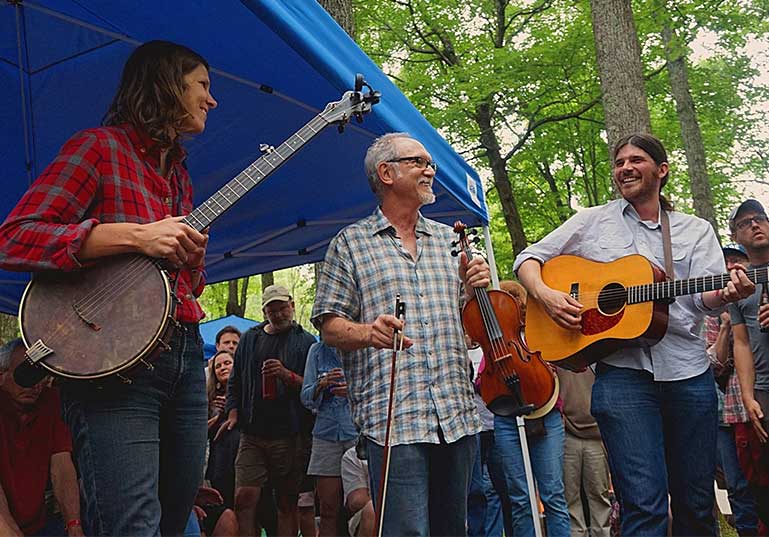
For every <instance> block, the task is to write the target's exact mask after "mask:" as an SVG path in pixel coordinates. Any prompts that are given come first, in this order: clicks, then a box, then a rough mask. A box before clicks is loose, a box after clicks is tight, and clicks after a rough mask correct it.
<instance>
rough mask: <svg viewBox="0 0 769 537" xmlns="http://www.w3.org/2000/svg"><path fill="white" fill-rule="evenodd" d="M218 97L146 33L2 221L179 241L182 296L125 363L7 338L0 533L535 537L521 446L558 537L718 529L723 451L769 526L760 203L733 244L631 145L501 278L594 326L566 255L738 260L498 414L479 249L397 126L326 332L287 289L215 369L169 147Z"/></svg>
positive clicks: (741, 215) (735, 488)
mask: <svg viewBox="0 0 769 537" xmlns="http://www.w3.org/2000/svg"><path fill="white" fill-rule="evenodd" d="M216 106H217V102H216V100H215V99H214V98H213V96H212V94H211V87H210V81H209V76H208V64H207V62H206V61H205V59H203V58H202V57H201V56H199V55H198V54H196V53H195V52H194V51H191V50H189V49H187V48H186V47H183V46H180V45H177V44H174V43H169V42H163V41H152V42H148V43H145V44H144V45H141V46H139V47H138V48H137V49H136V50H135V51H134V53H133V54H132V55H131V57H130V58H129V60H128V62H127V63H126V66H125V68H124V72H123V76H122V79H121V83H120V87H119V89H118V92H117V94H116V96H115V98H114V100H113V103H112V105H111V107H110V109H109V111H108V113H107V115H106V117H105V122H104V126H102V127H98V128H94V129H89V130H86V131H83V132H81V133H78V134H76V135H74V136H73V138H71V139H70V140H69V141H68V142H67V143H66V144H65V146H64V147H63V148H62V150H61V152H60V153H59V155H58V156H57V157H56V159H55V160H54V162H53V163H52V164H51V165H50V166H49V167H48V168H46V170H45V171H44V172H43V174H42V175H41V176H40V177H39V178H38V179H37V181H35V183H34V184H33V185H31V186H30V188H29V190H28V192H27V193H26V194H25V195H24V197H23V198H22V199H21V200H20V201H19V203H18V204H17V206H16V207H15V208H14V209H13V211H12V212H11V214H10V215H9V216H8V218H7V219H6V221H5V222H4V223H3V224H2V226H0V266H1V267H2V268H4V269H12V270H28V271H41V270H52V269H56V270H65V271H66V270H76V269H79V268H83V267H90V266H94V265H98V263H99V262H100V260H101V259H102V258H104V257H107V256H112V255H115V254H122V253H134V254H135V253H139V254H143V255H145V256H148V257H151V258H156V259H161V260H163V261H164V263H165V265H164V266H165V268H166V269H167V270H169V271H170V272H171V273H172V274H173V276H174V285H173V290H174V291H173V292H174V293H175V294H176V299H177V302H178V304H177V307H176V313H175V320H176V324H177V327H176V330H175V331H174V335H173V338H172V339H171V340H169V341H167V342H164V344H163V345H162V346H161V347H162V348H161V352H160V353H159V355H158V356H157V358H156V359H155V360H154V361H153V363H152V366H151V367H145V368H142V369H141V370H136V371H132V372H131V373H129V375H130V379H126V378H122V379H116V378H107V379H103V380H99V381H94V382H87V381H83V380H74V379H67V378H64V379H62V378H58V379H56V380H55V382H54V383H53V384H52V383H51V380H50V379H49V378H45V379H42V380H40V382H37V383H36V384H34V385H32V386H23V385H20V384H18V383H17V381H19V382H21V381H20V379H18V378H15V376H14V371H15V370H16V368H18V367H19V366H20V364H22V363H24V360H25V354H24V353H25V348H24V345H23V342H22V341H21V340H20V339H17V340H14V341H11V342H8V343H6V344H5V346H4V347H2V349H0V447H1V448H2V449H0V534H2V535H70V536H72V535H160V534H162V535H182V534H184V535H248V536H252V535H259V534H260V532H261V531H264V532H265V533H266V534H267V535H280V536H295V535H297V534H298V533H301V534H302V535H305V536H309V535H312V536H315V535H320V536H329V535H350V536H357V535H360V536H372V535H375V534H381V535H392V536H397V535H425V536H426V535H439V536H448V535H452V536H453V535H502V534H505V535H516V536H522V537H523V536H530V535H535V533H536V532H535V528H536V527H537V526H539V525H540V524H541V521H540V512H539V509H537V508H535V509H533V510H532V503H533V502H532V501H531V500H532V494H533V491H532V490H531V487H530V486H529V482H528V481H529V480H528V479H527V462H530V463H531V464H530V466H531V471H532V474H533V478H534V481H535V483H536V487H537V491H538V492H537V494H536V497H537V499H538V500H539V501H540V502H541V504H542V514H543V516H544V527H545V528H546V531H547V534H548V535H551V536H565V535H570V534H573V535H594V536H595V535H601V536H608V535H616V534H618V533H621V534H623V535H626V536H635V535H658V536H664V535H668V534H673V535H682V536H683V535H716V534H717V532H718V528H717V525H716V521H715V517H714V513H715V507H714V491H713V483H714V479H715V476H716V469H717V467H720V468H721V469H722V470H723V474H724V477H725V482H726V486H727V488H728V492H729V498H730V501H731V505H732V509H733V512H734V525H735V527H736V528H737V530H738V532H739V534H740V535H766V534H767V521H768V519H767V517H768V516H769V515H768V513H767V503H769V460H768V459H769V449H768V448H767V430H769V428H768V426H769V424H768V423H767V420H768V419H769V417H768V415H767V413H766V412H765V411H764V409H769V355H767V351H766V350H765V349H766V348H768V347H767V345H766V343H767V340H766V338H767V335H766V332H764V331H763V329H762V327H763V326H764V325H766V326H769V296H766V298H764V295H765V294H766V283H763V282H765V281H766V280H767V279H769V273H768V272H767V267H768V266H769V221H768V219H767V215H766V211H765V210H764V208H763V206H761V204H760V203H758V202H757V201H756V200H747V201H745V202H744V203H742V204H740V205H739V206H738V207H736V208H735V209H734V211H732V213H731V215H730V216H729V226H730V231H731V234H732V239H733V240H734V242H735V244H734V245H731V246H729V247H725V248H724V249H723V250H722V249H721V247H720V246H719V243H718V240H717V238H716V235H715V233H714V231H713V229H712V228H711V226H710V225H709V224H708V223H707V222H705V221H704V220H702V219H699V218H696V217H694V216H689V215H685V214H683V213H680V212H676V211H674V210H673V208H672V205H671V204H670V203H669V202H668V200H666V199H665V197H664V196H663V195H662V188H663V187H664V185H665V184H666V182H667V179H668V173H669V165H668V158H667V155H666V153H665V149H664V147H663V145H662V144H661V142H660V141H659V140H657V139H656V138H654V137H653V136H651V135H648V134H634V135H630V136H627V137H625V138H623V139H621V140H620V141H619V142H618V143H617V144H616V145H615V147H614V149H613V153H612V156H613V162H612V166H613V179H614V183H615V185H616V187H617V189H618V191H619V193H620V194H621V198H620V199H617V200H614V201H611V202H609V203H607V204H605V205H602V206H599V207H593V208H589V209H585V210H583V211H580V212H579V213H577V214H576V215H575V216H573V217H572V218H571V219H570V220H568V221H567V222H566V223H564V224H563V225H562V226H561V227H559V228H558V229H556V230H555V231H553V232H552V233H550V234H549V235H547V236H546V237H545V238H543V239H542V240H541V241H539V242H538V243H536V244H533V245H531V246H529V247H528V248H526V249H525V250H523V251H522V252H520V254H519V255H518V257H517V258H516V260H515V264H514V266H513V270H514V271H515V273H516V275H517V277H518V280H519V282H520V283H518V282H514V281H508V282H502V284H501V287H502V288H503V289H504V290H505V291H507V292H509V293H510V295H511V296H512V297H513V298H514V299H515V301H516V302H515V303H516V307H517V309H518V310H519V312H520V314H521V318H523V317H524V315H525V308H526V305H527V301H532V300H534V301H536V302H537V304H538V305H540V306H541V307H542V308H544V310H545V311H546V312H547V315H548V316H549V317H550V318H552V320H553V321H554V322H555V323H556V324H557V325H558V326H559V327H561V328H563V329H565V330H570V331H574V332H572V333H577V332H579V331H583V329H584V328H594V327H592V326H591V327H585V326H583V325H586V324H588V321H587V319H586V317H585V315H586V309H585V305H584V304H583V303H581V302H580V299H581V297H580V295H579V294H578V293H574V292H565V291H564V290H560V289H554V288H551V287H549V286H548V285H547V283H546V280H545V279H544V278H543V273H542V266H543V264H545V263H547V262H548V261H549V260H551V259H553V258H555V257H557V256H560V255H564V254H569V255H575V256H580V257H583V258H586V259H591V260H594V261H602V262H610V261H614V260H616V259H619V258H621V257H623V256H626V255H630V254H640V255H642V256H643V257H645V258H646V259H647V260H649V261H650V262H652V263H654V264H655V265H657V266H660V267H663V266H664V267H665V268H666V273H667V275H668V277H669V278H670V279H677V280H680V279H686V278H702V277H707V276H715V275H721V274H722V273H723V272H724V269H725V268H728V270H729V273H728V279H727V281H726V282H725V284H724V285H723V286H716V287H715V288H713V289H708V290H703V289H698V290H697V291H696V292H690V293H686V292H681V293H680V294H679V295H680V296H677V298H676V300H675V301H673V302H672V303H670V304H669V305H668V317H667V325H666V331H665V332H664V335H663V334H660V335H659V338H658V339H659V341H657V342H654V343H649V342H647V341H641V340H639V341H633V342H630V344H628V345H623V346H620V348H619V350H616V351H615V352H613V353H611V354H610V355H609V356H607V357H605V358H603V359H602V360H600V361H599V362H598V363H597V365H596V366H591V367H588V368H585V370H584V371H576V372H574V371H567V370H561V369H559V370H557V371H556V370H555V369H553V372H552V374H553V375H557V379H558V383H557V384H558V386H559V392H558V393H559V395H558V397H557V400H555V399H554V404H553V405H552V407H547V408H544V409H542V412H541V413H540V414H538V415H536V417H535V416H534V415H532V416H529V417H528V418H526V419H523V420H520V419H518V417H517V416H516V415H493V414H491V413H490V412H489V410H488V409H487V408H486V403H485V401H484V400H483V398H482V397H481V396H480V395H479V394H480V393H482V391H483V390H482V386H478V383H479V382H481V383H482V382H483V378H484V377H483V376H482V375H481V372H482V371H484V370H485V369H484V368H493V367H495V366H496V364H495V363H491V362H490V363H486V359H487V358H488V359H489V360H490V361H491V360H492V359H496V358H494V357H491V356H489V357H487V356H484V351H485V349H483V348H482V347H481V348H479V347H478V345H477V342H474V341H471V340H469V338H468V337H466V334H465V331H464V329H463V324H462V307H463V305H465V304H468V303H471V302H472V301H473V300H479V298H480V297H481V295H480V294H479V292H478V290H482V289H485V288H487V287H488V286H489V285H490V284H491V271H490V268H489V266H488V264H487V262H486V261H485V259H484V258H483V257H482V256H480V255H474V256H470V257H468V255H467V254H466V253H465V252H462V253H461V254H460V255H459V258H458V259H457V258H455V257H452V256H451V249H452V246H451V245H452V242H454V241H455V234H454V232H453V230H452V229H451V228H449V227H448V226H446V225H444V224H441V223H439V222H437V221H434V220H431V219H429V218H426V217H425V216H424V215H422V213H421V211H420V209H421V207H422V206H424V205H427V204H430V203H432V202H433V201H434V200H435V195H434V193H433V181H434V178H435V173H436V170H437V165H436V163H435V162H434V161H433V160H432V157H431V155H430V154H429V153H428V151H427V149H426V148H425V147H424V146H423V145H422V144H421V143H420V142H419V141H418V140H416V139H414V138H413V137H411V136H410V135H408V134H406V133H390V134H386V135H384V136H382V137H380V138H378V139H376V140H375V141H374V142H373V143H372V145H371V146H370V147H369V149H368V152H367V154H366V157H365V161H364V163H363V166H364V169H365V174H366V176H367V178H368V182H369V185H370V187H371V190H372V192H373V193H374V195H375V196H376V199H377V207H376V209H375V210H374V212H373V214H372V215H370V216H368V217H366V218H363V219H361V220H359V221H358V222H355V223H354V224H352V225H349V226H347V227H346V228H344V229H343V230H342V231H341V232H340V233H339V234H338V235H337V236H336V237H335V238H334V239H333V241H332V242H331V244H330V245H329V247H328V251H327V254H326V258H325V261H324V264H323V268H322V270H321V272H320V277H319V280H318V282H317V292H316V296H315V302H314V307H313V311H312V317H311V322H312V323H313V325H314V327H315V328H316V329H317V330H318V332H319V334H320V338H319V339H317V338H316V337H315V336H314V335H312V334H311V333H310V332H308V331H307V330H306V329H305V328H304V327H302V326H301V325H300V324H298V323H297V322H296V321H295V318H294V317H295V305H294V301H293V297H292V296H291V294H290V292H289V290H288V289H286V288H284V287H282V286H280V285H272V286H269V287H267V288H266V289H264V290H263V293H262V303H261V306H262V312H263V314H264V319H265V320H264V322H262V323H260V324H258V325H257V326H255V327H253V328H251V329H249V330H248V331H246V332H245V333H243V334H241V333H240V332H239V331H238V330H237V329H235V328H234V327H226V328H224V329H223V330H221V331H220V333H219V334H218V335H217V337H216V354H215V355H214V356H213V357H212V358H211V359H210V360H209V361H208V364H207V365H204V362H203V359H202V356H203V352H202V340H201V337H200V333H199V329H198V322H199V321H200V320H201V318H202V316H203V312H202V309H201V307H200V305H199V303H198V301H197V298H196V297H198V296H199V295H200V293H201V292H202V290H203V287H204V285H205V267H204V266H203V260H204V256H205V249H206V246H207V242H208V235H207V230H202V231H197V230H195V229H193V228H192V227H190V226H189V225H187V224H186V223H185V222H184V221H183V215H185V214H188V213H189V211H190V210H191V208H192V193H191V182H190V178H189V174H188V171H187V168H186V166H185V164H184V156H185V153H184V149H183V146H182V141H183V140H184V138H185V137H186V136H189V135H195V134H200V133H202V132H203V130H204V129H205V124H206V119H207V115H208V113H209V111H211V110H213V109H214V108H215V107H216ZM725 263H726V265H725ZM396 297H397V298H398V300H399V303H400V304H405V306H406V309H405V311H406V312H407V314H406V315H403V314H402V311H399V310H397V309H394V308H393V305H394V303H395V300H396ZM145 298H146V300H151V299H152V297H145ZM487 313H488V312H487ZM703 325H704V328H703ZM705 340H706V341H707V345H706V344H705ZM534 350H536V349H534ZM91 352H93V353H99V352H100V349H98V348H95V349H91ZM393 368H395V369H393ZM548 371H549V370H548ZM21 384H24V382H21ZM390 402H391V403H392V405H390V404H389V403H390ZM524 440H525V442H524ZM524 445H526V446H528V447H527V448H526V449H523V446H524ZM693 447H694V449H696V453H693V452H692V448H693ZM524 453H527V455H526V456H525V455H524ZM47 490H50V491H51V493H52V496H51V498H48V499H47V497H46V491H47ZM615 505H618V506H619V513H618V514H617V511H616V510H615ZM51 511H53V512H54V514H52V513H51ZM316 516H317V518H318V520H319V523H316ZM617 519H618V520H619V525H620V526H621V527H619V528H618V527H616V526H612V523H613V522H616V521H617Z"/></svg>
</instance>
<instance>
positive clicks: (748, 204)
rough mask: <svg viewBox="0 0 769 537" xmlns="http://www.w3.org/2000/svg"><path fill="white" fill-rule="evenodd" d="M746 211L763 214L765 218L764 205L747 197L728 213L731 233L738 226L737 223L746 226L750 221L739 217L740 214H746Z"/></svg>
mask: <svg viewBox="0 0 769 537" xmlns="http://www.w3.org/2000/svg"><path fill="white" fill-rule="evenodd" d="M748 212H753V213H755V214H758V215H763V216H764V218H766V211H765V210H764V206H763V205H761V203H760V202H758V200H754V199H752V198H748V199H746V200H745V201H743V202H742V203H740V204H739V205H738V206H737V207H735V208H734V209H732V212H731V213H729V230H730V231H731V232H732V233H734V232H735V230H736V229H737V227H738V224H742V225H744V226H747V225H749V224H750V221H746V220H744V219H740V216H741V215H743V214H746V213H748ZM732 238H734V237H732Z"/></svg>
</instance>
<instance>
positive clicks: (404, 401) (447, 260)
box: [312, 208, 480, 445]
mask: <svg viewBox="0 0 769 537" xmlns="http://www.w3.org/2000/svg"><path fill="white" fill-rule="evenodd" d="M416 236H417V258H416V260H415V259H413V258H412V257H411V254H409V252H408V251H407V250H406V249H405V248H404V247H403V245H402V244H401V240H400V238H398V237H397V235H396V232H395V228H393V227H392V225H391V224H390V222H389V221H388V220H387V218H386V217H385V216H384V215H383V214H382V211H381V210H380V209H379V208H377V209H376V211H374V214H373V215H371V216H369V217H367V218H364V219H363V220H360V221H358V222H356V223H355V224H352V225H351V226H348V227H347V228H345V229H343V230H342V231H341V232H340V233H339V234H338V235H337V236H336V237H335V238H334V240H333V241H332V242H331V244H330V246H329V248H328V252H327V253H326V259H325V263H324V266H323V271H322V273H321V276H320V279H319V281H318V291H317V295H316V298H315V306H314V308H313V313H312V320H313V323H315V325H316V326H318V327H319V326H320V323H321V320H322V316H323V315H325V314H334V315H338V316H340V317H343V318H345V319H349V320H351V321H354V322H358V323H373V322H374V320H375V319H376V318H377V317H378V316H379V315H382V314H392V313H393V306H394V301H395V295H396V293H400V295H401V300H402V301H403V302H405V303H406V327H405V329H404V332H405V334H406V335H407V336H408V337H410V338H412V339H413V340H414V345H413V346H412V347H411V348H410V349H408V350H406V351H404V352H403V353H402V354H399V355H398V359H397V366H396V367H397V373H396V375H397V377H396V396H395V401H394V403H393V406H394V417H393V424H392V427H393V433H392V438H391V444H392V445H397V444H413V443H417V442H427V443H433V444H437V443H438V442H439V441H440V440H439V435H438V431H439V429H440V430H441V431H442V433H443V436H444V438H445V440H446V441H447V442H454V441H456V440H458V439H460V438H462V437H463V436H466V435H470V434H475V433H477V432H478V431H479V430H480V420H479V418H478V413H477V410H476V406H475V400H474V398H473V389H472V386H471V383H470V377H469V370H468V357H467V347H466V346H465V342H464V336H463V330H462V323H461V318H460V309H459V306H460V296H461V292H462V283H461V281H460V279H459V275H458V262H457V261H456V258H453V257H451V241H452V240H454V238H455V236H454V233H453V232H452V230H451V228H449V227H448V226H446V225H443V224H440V223H438V222H434V221H432V220H429V219H426V218H424V217H423V216H422V215H421V214H420V216H419V219H418V221H417V225H416ZM338 353H339V356H340V358H341V359H342V364H343V368H344V371H345V374H346V375H347V382H348V394H349V398H350V403H351V407H352V415H353V421H354V422H355V424H356V426H357V427H358V428H359V429H360V430H361V432H362V433H363V434H364V435H366V436H367V437H368V438H370V439H371V440H373V441H375V442H377V443H379V444H384V438H385V426H386V422H387V402H388V392H389V386H390V363H391V358H392V351H391V350H389V349H374V348H369V347H367V348H364V349H360V350H357V351H352V352H345V351H339V352H338Z"/></svg>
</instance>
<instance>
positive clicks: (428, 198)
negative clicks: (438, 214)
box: [419, 191, 435, 205]
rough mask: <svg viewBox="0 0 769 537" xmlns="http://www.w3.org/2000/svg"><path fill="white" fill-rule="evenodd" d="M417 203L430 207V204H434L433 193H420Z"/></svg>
mask: <svg viewBox="0 0 769 537" xmlns="http://www.w3.org/2000/svg"><path fill="white" fill-rule="evenodd" d="M419 201H420V202H421V203H422V205H430V204H432V203H435V193H434V192H432V191H430V192H420V193H419Z"/></svg>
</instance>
